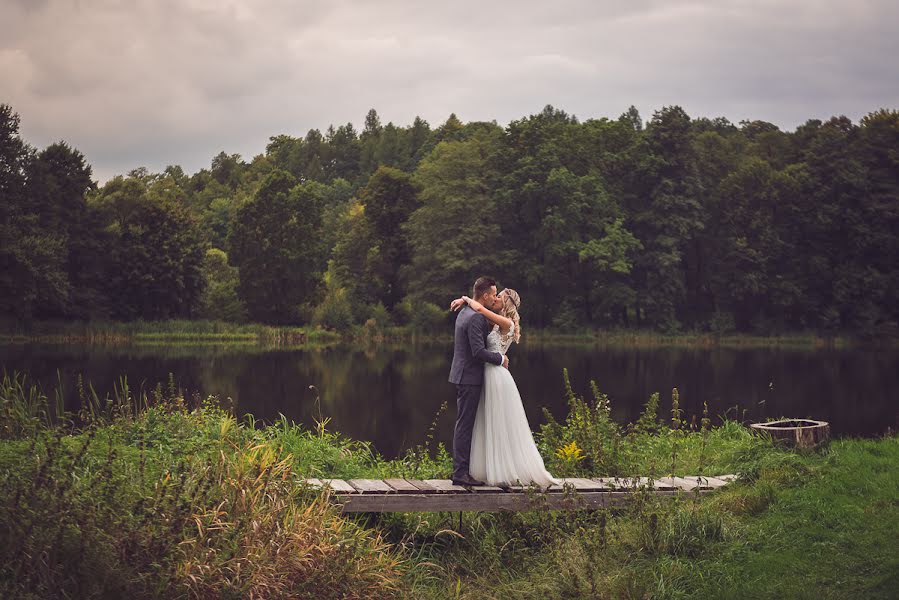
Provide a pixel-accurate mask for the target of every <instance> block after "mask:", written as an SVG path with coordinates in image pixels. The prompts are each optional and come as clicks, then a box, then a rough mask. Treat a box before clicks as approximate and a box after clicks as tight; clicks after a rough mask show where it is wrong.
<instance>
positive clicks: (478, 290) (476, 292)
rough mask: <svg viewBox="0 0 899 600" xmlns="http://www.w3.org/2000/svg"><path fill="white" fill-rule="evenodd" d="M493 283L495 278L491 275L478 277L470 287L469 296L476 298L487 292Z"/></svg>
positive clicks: (494, 283)
mask: <svg viewBox="0 0 899 600" xmlns="http://www.w3.org/2000/svg"><path fill="white" fill-rule="evenodd" d="M495 285H496V280H495V279H493V277H478V279H477V281H475V282H474V287H472V289H471V297H472V298H474V299H475V300H477V299H478V298H480V297H481V296H483V295H484V294H486V293H487V292H489V291H490V288H492V287H493V286H495Z"/></svg>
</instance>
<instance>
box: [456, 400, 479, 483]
mask: <svg viewBox="0 0 899 600" xmlns="http://www.w3.org/2000/svg"><path fill="white" fill-rule="evenodd" d="M482 387H483V386H482V385H481V384H478V385H470V384H465V383H459V384H456V411H457V412H456V428H455V429H454V430H453V479H456V478H459V477H465V476H466V475H470V473H469V472H468V463H469V461H470V459H471V433H472V431H473V430H474V419H475V417H476V416H477V414H478V403H479V402H480V401H481V388H482Z"/></svg>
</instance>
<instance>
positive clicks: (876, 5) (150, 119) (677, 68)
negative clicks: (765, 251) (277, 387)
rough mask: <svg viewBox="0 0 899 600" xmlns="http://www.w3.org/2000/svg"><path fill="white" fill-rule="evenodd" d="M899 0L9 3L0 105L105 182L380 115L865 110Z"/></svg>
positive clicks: (433, 118) (1, 28)
mask: <svg viewBox="0 0 899 600" xmlns="http://www.w3.org/2000/svg"><path fill="white" fill-rule="evenodd" d="M895 22H899V7H897V6H896V5H895V3H893V2H890V1H889V0H876V1H875V0H869V1H864V0H862V1H856V2H854V3H840V2H836V1H835V0H818V1H813V0H793V1H789V2H787V1H780V2H777V1H773V0H761V1H752V2H749V1H745V0H697V1H693V2H690V1H673V0H669V1H667V2H661V1H645V0H644V1H637V2H630V3H621V2H610V1H600V2H596V1H587V0H584V1H567V2H560V3H548V2H532V1H519V2H484V1H483V0H481V1H479V2H474V1H470V0H463V1H461V2H457V3H454V4H449V3H425V2H411V1H405V0H383V1H377V2H365V1H362V0H358V1H350V0H336V1H332V2H329V1H326V0H320V1H315V2H310V1H305V2H295V1H290V0H265V1H253V0H189V1H178V0H163V1H158V0H157V1H154V0H130V1H127V0H121V1H116V0H80V1H77V0H44V1H43V2H34V1H32V0H15V1H13V2H10V1H7V2H4V3H2V4H0V102H9V103H10V104H12V105H13V107H14V109H15V110H17V111H18V112H19V113H20V114H21V116H22V131H23V135H24V136H25V137H26V139H28V140H29V141H30V142H32V143H34V144H35V145H38V146H42V145H46V144H47V143H50V142H52V141H54V140H57V139H65V140H67V141H68V142H69V143H71V144H72V145H74V146H75V147H77V148H79V149H80V150H82V151H83V152H84V153H85V154H86V155H87V157H88V160H89V161H90V162H91V163H92V164H93V166H94V169H95V173H96V174H97V175H98V176H99V177H100V178H101V179H105V178H108V177H109V176H111V175H112V174H115V173H120V172H124V171H127V170H129V169H131V168H133V167H136V166H140V165H145V166H147V167H149V168H150V169H153V170H158V169H162V168H163V167H165V165H167V164H171V163H178V164H182V165H183V166H184V167H185V169H187V170H188V171H194V170H196V169H198V168H200V167H202V166H206V165H208V164H209V161H210V160H211V158H212V156H213V155H214V154H216V153H217V152H218V151H220V150H225V151H227V152H239V153H241V154H243V155H244V156H247V157H250V156H252V155H253V154H255V153H258V152H261V151H262V150H263V148H264V146H265V143H266V141H267V139H268V137H269V136H271V135H275V134H278V133H291V134H294V135H302V134H303V133H305V131H306V130H307V129H310V128H313V127H315V128H319V129H324V128H325V127H327V126H328V125H329V124H330V123H335V124H337V123H345V122H347V121H352V122H354V123H355V124H356V125H357V127H358V126H361V122H362V119H363V116H364V115H365V112H366V111H367V110H368V109H369V108H371V107H375V108H377V110H378V112H379V113H380V114H381V117H382V119H383V120H384V121H385V122H386V121H388V120H392V121H394V122H397V123H401V124H407V123H410V122H411V121H412V119H413V118H414V117H415V116H416V115H420V116H422V117H424V118H426V119H427V120H429V121H430V122H431V123H432V124H438V123H440V122H442V121H443V120H444V119H445V118H446V117H447V116H448V115H449V113H450V112H456V113H457V114H458V115H459V116H460V118H462V119H463V120H490V119H496V120H497V121H498V122H500V123H503V124H505V123H507V122H508V121H509V120H511V119H516V118H520V117H522V116H525V115H527V114H530V113H532V112H535V111H539V110H540V109H541V108H542V107H543V105H545V104H547V103H552V104H553V105H555V106H557V107H559V108H562V109H564V110H566V111H568V112H569V113H573V114H576V115H577V116H578V117H580V118H581V119H587V118H598V117H604V116H605V117H616V116H617V115H618V114H620V113H621V112H623V111H624V110H626V109H627V107H628V106H629V105H631V104H634V105H636V106H637V108H638V109H640V111H641V114H643V116H644V118H649V117H651V115H652V112H653V111H654V110H657V109H659V108H661V107H662V106H664V105H668V104H680V105H682V106H683V107H684V108H685V109H686V110H687V111H688V113H690V114H691V115H693V116H697V117H698V116H709V117H713V116H726V117H728V118H730V119H731V120H732V121H735V122H736V121H739V120H740V119H744V118H753V119H765V120H768V121H771V122H774V123H776V124H778V125H780V126H781V127H784V128H793V127H795V126H797V125H799V124H801V123H802V122H804V121H805V120H806V119H808V118H828V117H829V116H832V115H835V114H846V115H847V116H850V117H851V118H853V119H856V120H857V119H858V118H860V117H861V116H862V115H864V114H865V113H867V112H869V111H872V110H875V109H877V108H880V107H891V108H895V107H896V105H897V104H899V102H897V100H899V67H897V65H896V63H895V60H894V58H893V57H895V56H896V55H897V54H899V42H897V36H895V35H894V34H893V32H892V30H891V29H892V24H893V23H895Z"/></svg>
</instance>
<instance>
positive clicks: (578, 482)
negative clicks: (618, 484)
mask: <svg viewBox="0 0 899 600" xmlns="http://www.w3.org/2000/svg"><path fill="white" fill-rule="evenodd" d="M562 481H563V482H564V483H567V484H570V485H571V486H572V487H574V489H576V490H577V491H578V493H580V492H598V491H602V490H608V489H610V488H609V485H608V484H606V483H603V482H602V481H594V480H592V479H586V478H584V477H566V478H565V479H563V480H562Z"/></svg>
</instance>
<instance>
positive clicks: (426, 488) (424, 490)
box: [406, 479, 437, 494]
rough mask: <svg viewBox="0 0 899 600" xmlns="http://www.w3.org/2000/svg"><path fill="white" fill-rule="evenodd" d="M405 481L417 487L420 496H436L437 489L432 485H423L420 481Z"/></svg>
mask: <svg viewBox="0 0 899 600" xmlns="http://www.w3.org/2000/svg"><path fill="white" fill-rule="evenodd" d="M406 481H408V482H409V483H411V484H412V485H413V486H415V487H417V488H418V489H419V493H421V494H436V493H437V488H435V487H434V486H433V485H428V484H427V483H425V482H424V481H422V480H420V479H407V480H406Z"/></svg>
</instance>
